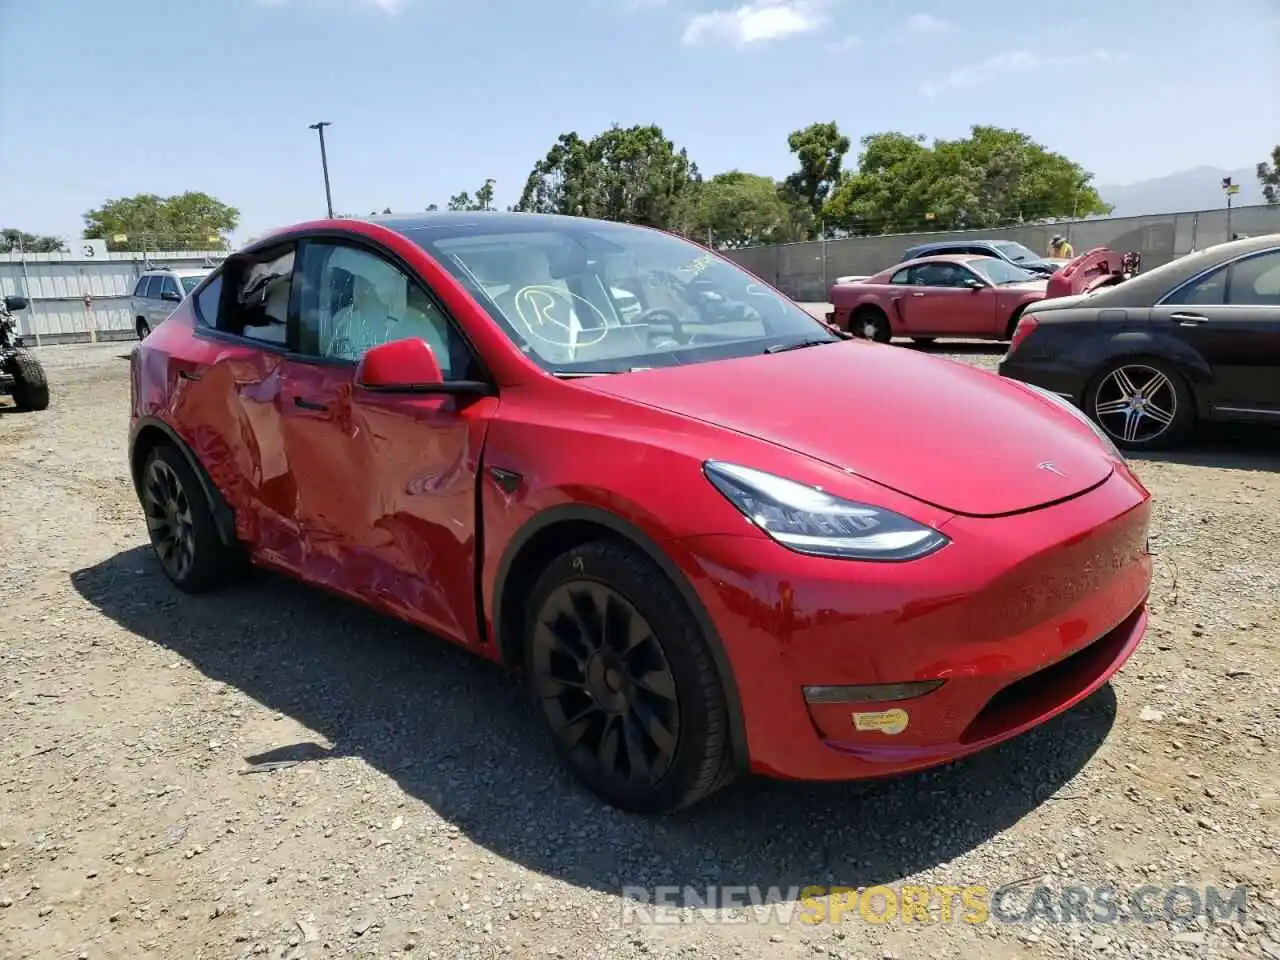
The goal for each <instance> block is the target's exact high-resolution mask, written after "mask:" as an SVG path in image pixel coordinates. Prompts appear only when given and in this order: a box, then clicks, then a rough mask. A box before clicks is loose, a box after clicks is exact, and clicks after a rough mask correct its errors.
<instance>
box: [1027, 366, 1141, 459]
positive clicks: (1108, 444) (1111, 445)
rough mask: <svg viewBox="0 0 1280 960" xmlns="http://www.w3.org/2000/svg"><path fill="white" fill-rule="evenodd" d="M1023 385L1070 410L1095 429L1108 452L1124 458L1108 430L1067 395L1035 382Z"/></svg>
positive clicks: (1095, 433)
mask: <svg viewBox="0 0 1280 960" xmlns="http://www.w3.org/2000/svg"><path fill="white" fill-rule="evenodd" d="M1019 382H1021V381H1019ZM1022 385H1023V386H1024V387H1026V388H1027V389H1028V390H1032V391H1034V392H1035V393H1038V394H1040V396H1042V397H1048V398H1049V399H1050V400H1052V401H1054V402H1055V403H1057V404H1058V405H1059V406H1061V407H1062V408H1063V409H1064V410H1067V411H1069V412H1070V413H1071V415H1072V416H1073V417H1075V418H1076V419H1077V420H1079V421H1080V422H1081V423H1083V424H1084V425H1085V426H1086V427H1088V428H1089V429H1090V430H1092V431H1093V435H1094V436H1095V437H1097V438H1098V439H1099V440H1100V441H1102V445H1103V446H1104V447H1105V448H1106V449H1107V452H1108V453H1110V454H1111V455H1112V456H1113V457H1116V458H1118V459H1120V460H1123V459H1124V454H1122V453H1121V452H1120V450H1119V448H1118V447H1116V445H1115V441H1114V440H1112V439H1111V438H1110V437H1109V436H1107V431H1105V430H1103V429H1102V428H1101V427H1100V426H1098V425H1097V424H1096V423H1094V422H1093V420H1091V419H1090V417H1089V415H1088V414H1087V413H1085V412H1084V411H1083V410H1081V409H1080V408H1079V407H1077V406H1076V405H1075V404H1074V403H1072V402H1071V401H1070V400H1068V399H1067V398H1066V397H1064V396H1062V395H1060V394H1057V393H1054V392H1053V391H1052V390H1046V389H1044V387H1037V386H1036V385H1035V384H1033V383H1022Z"/></svg>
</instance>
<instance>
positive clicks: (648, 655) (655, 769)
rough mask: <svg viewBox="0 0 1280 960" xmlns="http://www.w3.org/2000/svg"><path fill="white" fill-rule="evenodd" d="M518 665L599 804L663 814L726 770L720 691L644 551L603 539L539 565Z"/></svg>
mask: <svg viewBox="0 0 1280 960" xmlns="http://www.w3.org/2000/svg"><path fill="white" fill-rule="evenodd" d="M527 609H528V613H527V620H526V631H525V660H524V664H525V670H526V672H527V675H528V679H529V684H530V687H531V688H532V691H533V694H534V696H535V697H536V699H537V701H538V703H539V706H540V709H541V711H542V713H543V715H544V716H545V718H546V720H547V722H548V724H549V725H550V727H551V731H552V735H553V738H554V741H555V746H556V751H557V753H558V755H559V756H560V758H561V760H562V761H563V762H564V763H565V764H566V765H567V766H568V768H569V769H570V770H571V771H572V772H573V774H574V775H575V776H576V777H577V778H578V779H579V780H580V781H582V782H583V783H584V784H585V785H586V786H587V787H588V788H589V789H590V790H592V791H593V792H594V793H595V794H596V795H598V796H599V797H601V798H602V799H603V800H605V801H606V802H607V803H609V804H611V805H613V806H615V807H618V808H620V809H622V810H627V811H630V812H635V813H666V812H670V811H673V810H677V809H680V808H683V807H688V806H690V805H691V804H693V803H696V802H697V801H699V800H702V799H704V798H705V797H707V796H708V795H710V794H711V793H713V792H714V791H715V790H717V789H718V788H720V787H722V786H724V785H725V784H726V783H727V782H728V781H729V780H730V779H732V776H733V774H732V770H733V764H732V759H731V748H730V743H729V726H728V711H727V708H726V705H725V693H724V689H723V685H722V684H721V681H720V677H719V674H718V673H717V671H716V667H715V662H714V660H713V659H712V657H711V653H710V650H709V649H708V647H707V642H706V640H705V638H704V637H703V635H702V631H701V629H700V628H699V626H698V623H697V620H696V619H695V618H694V616H693V615H692V613H691V612H689V609H688V606H687V605H686V603H685V602H684V598H683V597H682V596H681V595H680V593H679V591H678V590H677V589H676V588H675V585H674V584H672V583H671V581H670V580H669V579H667V577H666V576H665V574H664V573H663V572H662V571H661V570H660V569H658V568H657V567H656V566H655V565H654V564H653V563H652V561H650V560H649V559H648V557H646V556H644V555H643V554H642V553H640V552H639V551H637V550H634V549H632V548H630V547H627V546H623V545H620V544H617V543H613V542H609V541H596V542H592V543H587V544H585V545H583V546H579V547H575V548H573V549H572V550H569V551H567V552H566V553H564V554H562V555H561V556H559V557H558V558H556V559H555V560H554V561H552V562H551V564H550V565H549V566H548V567H547V569H546V570H545V572H544V573H543V574H542V576H541V577H540V578H539V579H538V581H537V583H536V584H535V585H534V588H533V590H532V593H531V595H530V599H529V605H528V608H527Z"/></svg>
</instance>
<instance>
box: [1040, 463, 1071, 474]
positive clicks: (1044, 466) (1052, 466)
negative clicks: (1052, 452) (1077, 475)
mask: <svg viewBox="0 0 1280 960" xmlns="http://www.w3.org/2000/svg"><path fill="white" fill-rule="evenodd" d="M1036 469H1037V470H1044V471H1046V472H1047V473H1056V474H1057V475H1058V476H1060V477H1065V476H1066V474H1065V473H1063V472H1062V471H1061V470H1059V469H1058V465H1057V464H1056V463H1053V462H1052V461H1049V460H1046V461H1044V463H1040V464H1037V465H1036Z"/></svg>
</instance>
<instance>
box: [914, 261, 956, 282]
mask: <svg viewBox="0 0 1280 960" xmlns="http://www.w3.org/2000/svg"><path fill="white" fill-rule="evenodd" d="M968 276H969V274H968V272H967V271H965V270H964V269H962V268H960V267H957V266H956V265H955V264H954V263H922V264H921V265H920V266H918V267H916V277H915V282H916V283H917V284H919V285H921V286H925V287H959V286H963V284H964V281H965V278H966V277H968Z"/></svg>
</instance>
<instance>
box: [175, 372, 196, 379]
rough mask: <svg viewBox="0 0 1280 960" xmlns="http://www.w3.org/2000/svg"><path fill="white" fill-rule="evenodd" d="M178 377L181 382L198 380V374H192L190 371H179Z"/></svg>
mask: <svg viewBox="0 0 1280 960" xmlns="http://www.w3.org/2000/svg"><path fill="white" fill-rule="evenodd" d="M178 376H179V377H180V378H182V379H183V380H199V379H200V374H198V373H193V372H192V371H190V370H179V371H178Z"/></svg>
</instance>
